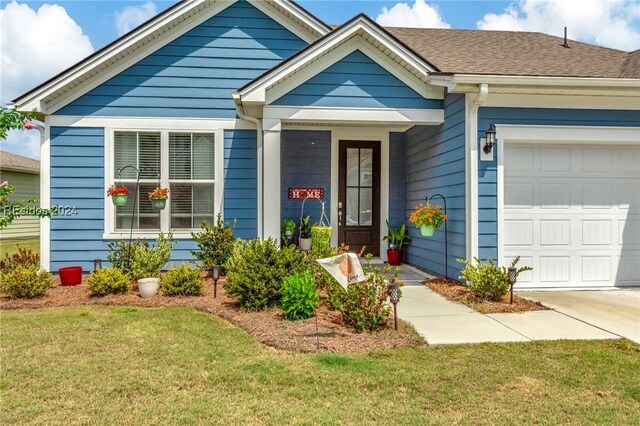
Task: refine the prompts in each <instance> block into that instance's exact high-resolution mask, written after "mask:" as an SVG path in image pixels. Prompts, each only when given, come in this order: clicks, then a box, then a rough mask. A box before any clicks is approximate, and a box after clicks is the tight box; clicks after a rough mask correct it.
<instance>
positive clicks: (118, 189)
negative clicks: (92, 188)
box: [107, 184, 131, 197]
mask: <svg viewBox="0 0 640 426" xmlns="http://www.w3.org/2000/svg"><path fill="white" fill-rule="evenodd" d="M129 194H131V191H129V188H127V187H126V186H124V185H122V184H120V185H112V186H111V187H110V188H109V189H107V196H108V197H113V196H114V195H129Z"/></svg>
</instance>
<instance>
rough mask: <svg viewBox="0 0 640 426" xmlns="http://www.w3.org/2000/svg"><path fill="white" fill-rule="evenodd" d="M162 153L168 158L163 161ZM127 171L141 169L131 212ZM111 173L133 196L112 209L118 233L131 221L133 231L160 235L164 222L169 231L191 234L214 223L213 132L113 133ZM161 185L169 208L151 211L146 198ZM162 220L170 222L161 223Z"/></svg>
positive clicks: (133, 175)
mask: <svg viewBox="0 0 640 426" xmlns="http://www.w3.org/2000/svg"><path fill="white" fill-rule="evenodd" d="M163 153H166V154H165V155H168V159H163V158H162V155H163ZM163 160H164V161H163ZM167 164H168V168H166V167H167ZM125 166H134V167H137V168H138V169H139V170H140V188H139V191H138V200H137V203H136V211H135V213H134V212H133V208H134V206H133V205H134V194H135V182H136V172H135V170H133V169H127V168H125ZM163 167H164V168H163ZM123 168H124V169H123ZM165 168H166V169H165ZM121 169H123V170H121ZM114 170H115V182H116V183H118V184H119V183H122V184H124V185H125V186H127V187H128V188H129V190H130V191H131V195H130V196H129V199H128V202H127V204H126V205H125V206H122V207H116V208H115V209H116V211H115V230H116V231H122V230H128V229H129V228H130V226H131V225H132V221H133V229H135V230H160V229H161V227H162V224H163V223H164V224H165V225H164V226H165V227H167V225H166V224H168V227H169V228H171V229H173V230H180V229H183V230H190V229H194V228H199V227H200V223H201V222H202V221H207V222H209V223H213V220H214V217H215V216H214V215H215V212H214V208H215V205H214V204H215V202H214V193H215V184H216V182H215V140H214V134H213V133H192V132H168V133H167V132H131V131H116V132H114ZM119 170H121V171H120V172H118V171H119ZM158 174H159V177H158ZM159 181H160V182H163V184H162V185H161V186H163V187H164V186H167V183H168V185H169V189H170V194H169V200H168V203H167V208H165V209H164V210H161V211H155V210H153V208H152V206H151V203H150V202H149V199H148V193H149V192H151V191H153V189H155V188H156V187H157V186H158V182H159ZM132 213H133V214H132ZM162 215H168V217H167V218H166V219H164V220H163V219H162V217H163V216H162ZM168 230H169V229H163V231H165V232H166V231H168Z"/></svg>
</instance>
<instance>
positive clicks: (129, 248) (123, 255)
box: [107, 239, 149, 271]
mask: <svg viewBox="0 0 640 426" xmlns="http://www.w3.org/2000/svg"><path fill="white" fill-rule="evenodd" d="M107 247H109V253H108V254H107V260H108V261H109V262H111V265H112V266H113V267H114V268H116V269H121V270H123V271H126V270H127V268H128V267H129V266H130V265H131V263H130V262H129V256H131V257H133V255H134V253H135V252H136V251H138V250H139V249H140V248H142V247H149V243H148V242H147V241H145V240H140V239H137V240H134V241H132V242H131V243H129V241H125V240H120V241H112V242H110V243H109V244H108V245H107Z"/></svg>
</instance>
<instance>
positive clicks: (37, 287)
mask: <svg viewBox="0 0 640 426" xmlns="http://www.w3.org/2000/svg"><path fill="white" fill-rule="evenodd" d="M0 278H1V279H0V281H1V283H0V290H2V292H3V293H6V294H7V295H8V296H9V297H11V298H14V299H15V298H26V299H31V298H34V297H38V296H42V295H43V294H45V293H46V292H47V290H48V289H49V287H51V274H50V273H49V272H47V271H38V268H37V267H36V266H35V265H26V266H25V265H18V266H16V267H14V268H13V269H10V270H8V271H7V272H4V273H2V276H1V277H0Z"/></svg>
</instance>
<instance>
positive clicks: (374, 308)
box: [340, 255, 402, 331]
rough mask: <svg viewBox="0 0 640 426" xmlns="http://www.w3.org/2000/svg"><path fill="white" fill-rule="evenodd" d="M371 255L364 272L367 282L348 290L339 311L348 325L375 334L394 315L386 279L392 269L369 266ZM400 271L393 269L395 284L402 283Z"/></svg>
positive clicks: (351, 285)
mask: <svg viewBox="0 0 640 426" xmlns="http://www.w3.org/2000/svg"><path fill="white" fill-rule="evenodd" d="M370 260H371V255H367V256H366V261H367V263H366V265H365V267H364V272H365V274H366V275H367V278H366V280H364V281H361V282H359V283H353V284H349V286H348V287H347V291H346V292H343V294H342V297H341V299H342V300H341V304H340V312H341V313H342V317H343V319H344V321H345V323H347V324H348V325H350V326H352V327H353V328H355V329H356V330H358V331H362V330H369V331H373V330H375V329H376V328H378V327H380V326H382V325H384V324H386V321H387V318H388V317H389V314H390V313H391V306H390V305H389V303H387V297H388V287H387V277H388V276H389V273H390V272H391V267H390V266H387V267H385V268H384V269H383V270H382V271H380V270H379V269H378V268H376V267H374V266H372V265H371V263H370ZM399 272H400V268H394V269H393V273H392V275H391V278H390V279H389V281H390V282H392V283H399V284H401V285H402V283H401V282H400V281H398V274H399Z"/></svg>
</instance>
